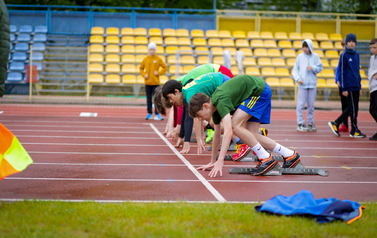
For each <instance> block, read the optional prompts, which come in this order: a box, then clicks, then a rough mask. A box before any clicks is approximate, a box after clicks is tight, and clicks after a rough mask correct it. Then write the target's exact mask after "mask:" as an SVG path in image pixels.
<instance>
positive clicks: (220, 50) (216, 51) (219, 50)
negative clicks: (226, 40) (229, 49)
mask: <svg viewBox="0 0 377 238" xmlns="http://www.w3.org/2000/svg"><path fill="white" fill-rule="evenodd" d="M211 52H212V55H224V49H223V48H221V47H212V48H211Z"/></svg>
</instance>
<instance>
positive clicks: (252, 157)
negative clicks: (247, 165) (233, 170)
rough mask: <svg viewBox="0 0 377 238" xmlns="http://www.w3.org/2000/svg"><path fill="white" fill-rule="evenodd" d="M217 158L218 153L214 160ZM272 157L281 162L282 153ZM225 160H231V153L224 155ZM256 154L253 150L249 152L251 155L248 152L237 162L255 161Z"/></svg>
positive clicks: (256, 158)
mask: <svg viewBox="0 0 377 238" xmlns="http://www.w3.org/2000/svg"><path fill="white" fill-rule="evenodd" d="M218 158H219V155H217V157H216V160H217V159H218ZM272 158H274V159H275V160H276V161H279V162H283V161H284V159H283V156H282V155H273V156H272ZM224 160H225V161H233V155H225V157H224ZM257 161H258V156H256V155H254V154H253V152H251V155H250V154H248V155H246V157H244V158H242V159H240V160H238V161H237V162H257Z"/></svg>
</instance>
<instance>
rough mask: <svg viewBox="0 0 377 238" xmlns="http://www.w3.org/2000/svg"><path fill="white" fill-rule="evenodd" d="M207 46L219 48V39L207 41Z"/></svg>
mask: <svg viewBox="0 0 377 238" xmlns="http://www.w3.org/2000/svg"><path fill="white" fill-rule="evenodd" d="M208 46H209V47H213V46H221V40H220V39H219V38H211V39H208Z"/></svg>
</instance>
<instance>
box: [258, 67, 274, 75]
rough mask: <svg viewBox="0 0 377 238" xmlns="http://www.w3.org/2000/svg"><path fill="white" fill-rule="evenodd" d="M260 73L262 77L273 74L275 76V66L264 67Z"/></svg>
mask: <svg viewBox="0 0 377 238" xmlns="http://www.w3.org/2000/svg"><path fill="white" fill-rule="evenodd" d="M261 74H262V76H264V77H273V76H275V68H273V67H264V68H262V70H261Z"/></svg>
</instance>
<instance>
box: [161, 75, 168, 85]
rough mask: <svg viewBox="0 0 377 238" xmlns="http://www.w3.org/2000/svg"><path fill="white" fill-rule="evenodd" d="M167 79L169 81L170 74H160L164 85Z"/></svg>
mask: <svg viewBox="0 0 377 238" xmlns="http://www.w3.org/2000/svg"><path fill="white" fill-rule="evenodd" d="M167 81H169V78H168V76H166V75H161V76H160V85H164V84H165V83H166V82H167Z"/></svg>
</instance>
